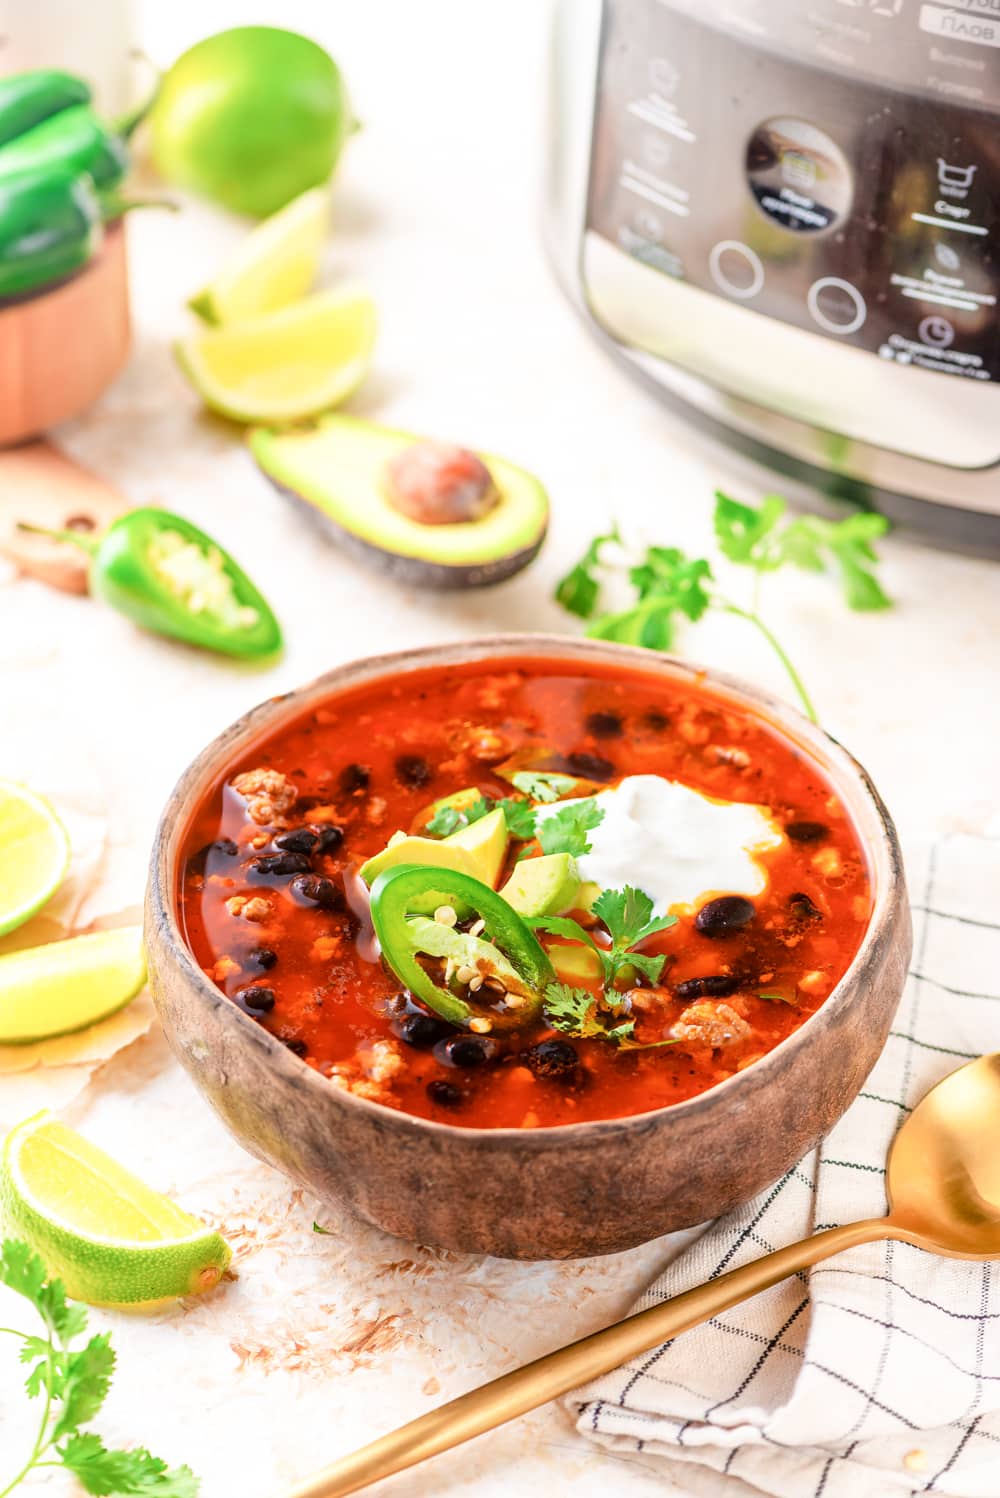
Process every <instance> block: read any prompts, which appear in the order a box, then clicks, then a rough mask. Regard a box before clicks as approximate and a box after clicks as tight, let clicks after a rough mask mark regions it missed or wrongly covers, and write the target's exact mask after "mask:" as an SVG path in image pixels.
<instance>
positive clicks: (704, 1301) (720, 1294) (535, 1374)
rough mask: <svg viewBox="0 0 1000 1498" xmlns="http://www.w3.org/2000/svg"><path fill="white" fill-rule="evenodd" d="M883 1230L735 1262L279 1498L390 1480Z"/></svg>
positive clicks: (818, 1239)
mask: <svg viewBox="0 0 1000 1498" xmlns="http://www.w3.org/2000/svg"><path fill="white" fill-rule="evenodd" d="M891 1234H892V1225H891V1224H890V1223H889V1221H888V1219H886V1218H884V1217H882V1218H873V1219H871V1220H870V1221H867V1222H856V1223H848V1224H847V1225H845V1226H843V1227H835V1228H827V1230H826V1231H825V1232H822V1233H817V1234H816V1235H815V1236H814V1237H812V1238H804V1239H803V1240H802V1242H801V1243H792V1244H790V1245H789V1246H788V1247H787V1248H779V1249H776V1250H775V1252H774V1253H770V1254H767V1255H766V1256H765V1257H764V1258H763V1259H755V1260H754V1261H753V1263H750V1264H743V1265H741V1267H740V1268H739V1269H732V1270H730V1271H729V1273H728V1274H721V1275H719V1276H718V1277H717V1278H715V1279H712V1280H709V1281H708V1283H707V1284H704V1285H697V1286H695V1288H694V1289H691V1290H685V1291H684V1293H683V1294H682V1295H675V1296H674V1297H673V1298H672V1299H671V1300H666V1301H663V1302H662V1303H661V1304H660V1305H656V1306H650V1307H649V1309H648V1310H645V1311H639V1312H637V1313H636V1315H634V1316H628V1317H626V1319H625V1320H624V1321H619V1322H616V1323H615V1324H614V1325H613V1326H607V1327H605V1328H604V1330H603V1331H599V1332H593V1333H592V1334H591V1335H590V1336H589V1337H583V1338H582V1339H581V1340H580V1341H579V1342H573V1343H571V1344H570V1346H569V1347H562V1348H559V1349H558V1351H556V1352H550V1353H547V1354H546V1355H545V1356H544V1357H541V1358H536V1359H535V1361H534V1362H533V1363H527V1364H526V1365H525V1366H524V1367H523V1368H515V1369H514V1370H513V1372H511V1373H505V1374H503V1376H502V1377H500V1378H495V1379H493V1380H492V1381H491V1382H490V1383H488V1384H482V1385H481V1386H480V1387H479V1388H478V1389H472V1390H470V1392H469V1393H468V1394H462V1395H460V1396H459V1398H458V1399H452V1400H450V1401H449V1403H448V1404H443V1405H441V1406H440V1407H439V1408H438V1409H436V1410H431V1411H429V1413H428V1414H426V1415H421V1416H420V1417H419V1418H418V1419H416V1420H411V1421H410V1423H409V1424H408V1425H404V1426H402V1427H401V1428H400V1429H399V1430H395V1431H392V1432H391V1433H390V1434H389V1435H387V1436H382V1437H380V1438H379V1440H377V1441H372V1443H371V1444H370V1445H368V1446H363V1447H362V1448H361V1450H360V1451H355V1452H352V1453H351V1454H350V1455H349V1456H345V1457H342V1458H341V1459H340V1461H338V1462H334V1463H333V1465H332V1466H330V1467H326V1468H325V1469H324V1470H323V1471H322V1472H318V1473H316V1475H315V1476H313V1477H310V1478H308V1479H307V1480H306V1481H305V1482H303V1483H301V1484H300V1485H299V1486H298V1487H296V1488H294V1489H293V1490H292V1491H291V1492H290V1493H289V1494H288V1495H287V1498H345V1495H346V1494H348V1493H356V1492H357V1491H358V1489H359V1488H363V1487H367V1486H368V1484H369V1483H371V1482H377V1481H378V1480H379V1479H380V1478H383V1477H390V1476H391V1475H392V1474H393V1473H394V1472H401V1471H403V1469H404V1468H405V1467H412V1466H414V1465H415V1464H416V1463H417V1462H422V1461H425V1460H426V1459H427V1457H430V1456H437V1455H438V1454H439V1453H440V1452H442V1451H448V1450H450V1449H451V1447H453V1446H458V1445H460V1444H461V1443H462V1442H463V1441H468V1440H470V1439H471V1438H472V1437H473V1436H478V1435H482V1434H483V1433H484V1432H485V1431H487V1430H494V1429H495V1428H496V1427H497V1426H498V1425H503V1424H504V1423H505V1422H506V1421H508V1420H514V1419H516V1417H517V1416H518V1415H524V1414H526V1413H527V1412H528V1410H533V1409H536V1408H537V1406H538V1405H540V1404H545V1403H546V1402H547V1401H548V1400H550V1399H556V1398H558V1396H559V1395H560V1394H567V1393H569V1391H570V1389H575V1388H576V1387H577V1386H578V1385H580V1384H584V1383H587V1382H588V1381H589V1380H590V1379H592V1378H597V1377H598V1376H599V1375H600V1374H602V1373H608V1372H610V1370H611V1369H612V1368H617V1367H618V1365H619V1364H620V1363H624V1362H626V1361H627V1360H628V1359H629V1358H633V1357H635V1356H636V1355H637V1354H638V1353H642V1352H648V1351H649V1349H650V1348H652V1347H656V1346H657V1345H658V1344H659V1343H660V1342H665V1341H666V1340H667V1339H668V1338H670V1337H676V1336H678V1335H679V1334H680V1333H681V1332H686V1331H688V1330H690V1328H691V1327H693V1326H697V1325H699V1323H700V1322H702V1321H707V1320H708V1319H709V1318H710V1317H711V1316H717V1315H718V1314H719V1312H720V1311H725V1310H728V1309H729V1307H730V1306H734V1305H737V1304H738V1303H739V1302H740V1301H741V1300H747V1299H749V1297H750V1296H751V1295H756V1294H757V1293H758V1291H760V1290H766V1289H768V1288H769V1287H770V1286H771V1285H776V1284H777V1283H778V1281H779V1280H783V1279H786V1278H787V1276H788V1275H790V1274H794V1273H795V1272H796V1271H797V1270H799V1269H805V1268H807V1267H808V1266H809V1265H810V1264H816V1263H818V1262H819V1261H820V1259H826V1258H828V1257H829V1256H830V1255H831V1254H835V1253H839V1252H840V1250H841V1249H843V1248H853V1247H855V1246H856V1245H857V1244H859V1243H871V1242H874V1241H875V1240H876V1239H879V1238H887V1237H889V1236H891Z"/></svg>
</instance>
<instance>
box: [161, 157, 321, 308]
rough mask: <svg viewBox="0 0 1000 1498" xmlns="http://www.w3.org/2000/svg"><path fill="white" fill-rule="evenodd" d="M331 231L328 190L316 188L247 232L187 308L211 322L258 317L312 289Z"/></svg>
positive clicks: (295, 299) (294, 199)
mask: <svg viewBox="0 0 1000 1498" xmlns="http://www.w3.org/2000/svg"><path fill="white" fill-rule="evenodd" d="M329 230H330V192H329V189H328V188H326V187H314V188H311V189H310V191H309V192H304V193H303V194H302V196H301V197H299V198H293V200H292V201H291V202H290V203H288V204H287V205H286V206H285V207H284V208H282V210H281V212H280V213H275V214H274V215H273V216H272V217H271V218H269V219H265V221H264V222H263V223H262V224H259V225H258V227H257V228H256V229H254V230H252V231H251V233H249V234H248V235H247V237H246V239H244V241H243V243H242V244H241V245H240V248H239V249H238V250H237V252H236V254H235V255H234V256H233V258H232V260H231V261H230V262H229V264H228V265H227V266H225V267H224V268H223V270H222V271H220V273H219V275H218V276H216V278H215V280H214V281H213V282H212V283H211V285H210V286H206V287H205V289H204V291H200V292H199V293H198V295H197V296H194V297H192V298H191V300H190V302H189V303H188V306H189V307H190V308H191V310H192V311H193V312H197V314H198V316H199V317H202V318H204V319H205V321H206V322H209V323H230V322H238V321H240V320H242V319H245V318H248V317H261V316H263V315H264V314H265V313H268V312H275V311H277V309H278V308H279V307H286V306H287V305H288V304H289V302H295V301H298V299H299V298H300V297H303V296H305V294H306V292H307V291H309V290H310V288H311V287H312V285H313V282H314V281H315V280H316V273H317V271H318V270H319V262H320V257H321V256H322V253H323V245H324V243H325V242H326V237H327V234H328V233H329Z"/></svg>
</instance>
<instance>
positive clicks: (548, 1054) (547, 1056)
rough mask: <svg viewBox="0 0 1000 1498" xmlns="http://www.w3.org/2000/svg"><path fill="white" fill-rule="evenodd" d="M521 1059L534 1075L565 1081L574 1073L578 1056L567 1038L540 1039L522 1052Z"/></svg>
mask: <svg viewBox="0 0 1000 1498" xmlns="http://www.w3.org/2000/svg"><path fill="white" fill-rule="evenodd" d="M521 1060H522V1061H523V1062H524V1064H525V1066H528V1067H530V1068H531V1070H532V1071H533V1072H534V1074H535V1076H536V1077H546V1078H549V1079H552V1078H558V1079H559V1080H560V1081H567V1080H568V1079H569V1078H570V1077H571V1076H573V1075H574V1074H575V1072H576V1069H577V1065H578V1063H579V1060H580V1058H579V1056H578V1055H577V1054H576V1048H575V1047H574V1046H571V1045H570V1043H569V1041H568V1040H540V1041H539V1042H538V1044H537V1045H533V1046H531V1048H530V1049H529V1050H527V1051H525V1052H524V1053H523V1054H522V1056H521Z"/></svg>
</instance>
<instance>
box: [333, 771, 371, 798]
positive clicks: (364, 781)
mask: <svg viewBox="0 0 1000 1498" xmlns="http://www.w3.org/2000/svg"><path fill="white" fill-rule="evenodd" d="M371 778H372V772H371V771H370V770H369V769H368V767H367V765H347V766H345V768H344V769H343V770H341V772H340V789H341V790H342V791H343V793H344V795H345V796H353V795H354V793H355V791H366V790H367V789H368V784H369V782H370V780H371Z"/></svg>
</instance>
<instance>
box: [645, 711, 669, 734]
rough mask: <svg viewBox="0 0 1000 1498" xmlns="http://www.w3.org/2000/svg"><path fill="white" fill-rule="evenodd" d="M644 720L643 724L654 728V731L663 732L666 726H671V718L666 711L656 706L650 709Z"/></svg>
mask: <svg viewBox="0 0 1000 1498" xmlns="http://www.w3.org/2000/svg"><path fill="white" fill-rule="evenodd" d="M642 722H643V726H644V727H645V728H650V729H652V731H653V733H662V732H663V730H664V729H665V728H669V727H670V719H669V718H668V717H667V716H666V714H665V713H661V712H659V711H658V710H657V709H656V708H655V707H651V708H650V709H649V712H648V713H646V715H645V717H644V718H643V720H642Z"/></svg>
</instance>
